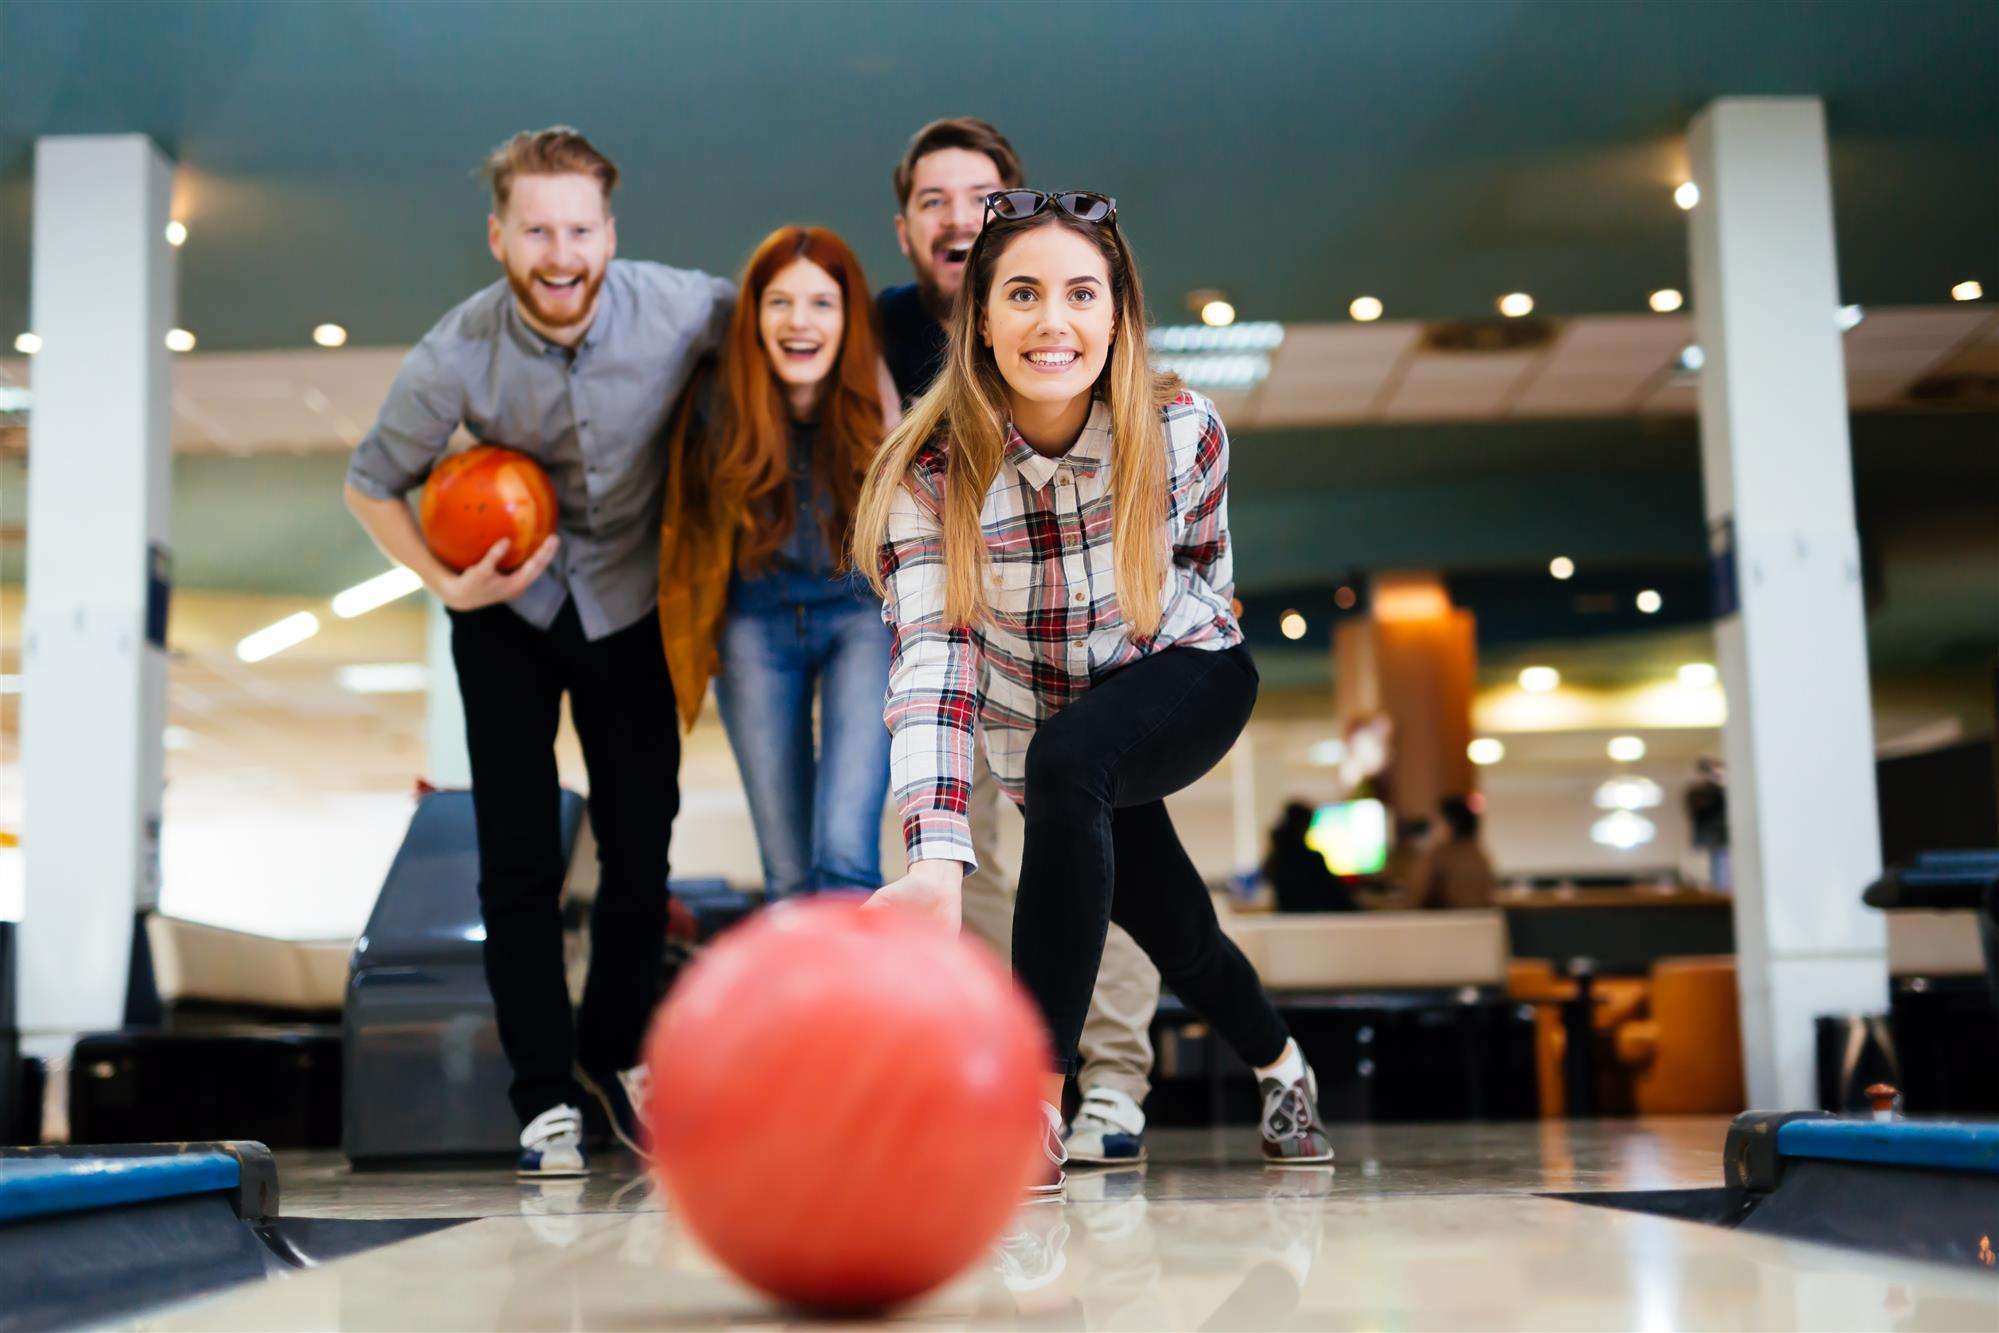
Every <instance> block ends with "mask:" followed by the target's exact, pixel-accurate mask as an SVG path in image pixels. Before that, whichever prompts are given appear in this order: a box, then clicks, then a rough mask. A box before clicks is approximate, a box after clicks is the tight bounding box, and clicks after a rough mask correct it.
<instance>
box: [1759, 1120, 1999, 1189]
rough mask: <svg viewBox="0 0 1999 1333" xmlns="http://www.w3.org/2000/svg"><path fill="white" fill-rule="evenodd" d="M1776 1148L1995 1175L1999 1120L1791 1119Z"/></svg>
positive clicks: (1825, 1157) (1998, 1171)
mask: <svg viewBox="0 0 1999 1333" xmlns="http://www.w3.org/2000/svg"><path fill="white" fill-rule="evenodd" d="M1777 1152H1778V1155H1779V1156H1781V1157H1785V1158H1792V1159H1795V1158H1810V1159H1813V1160H1816V1161H1834V1162H1868V1163H1873V1164H1875V1165H1879V1166H1913V1167H1929V1168H1933V1169H1935V1170H1939V1171H1976V1172H1979V1173H1981V1174H1985V1175H1999V1123H1990V1124H1975V1125H1973V1124H1961V1123H1957V1122H1953V1121H1926V1120H1819V1119H1809V1120H1793V1121H1791V1122H1790V1123H1788V1124H1785V1125H1783V1126H1781V1127H1779V1128H1778V1130H1777Z"/></svg>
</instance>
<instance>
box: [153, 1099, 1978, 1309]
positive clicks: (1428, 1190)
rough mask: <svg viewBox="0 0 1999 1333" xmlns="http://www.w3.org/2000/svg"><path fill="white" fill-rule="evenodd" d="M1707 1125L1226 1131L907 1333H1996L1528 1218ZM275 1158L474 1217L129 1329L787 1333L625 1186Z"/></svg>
mask: <svg viewBox="0 0 1999 1333" xmlns="http://www.w3.org/2000/svg"><path fill="white" fill-rule="evenodd" d="M1723 1129H1724V1125H1723V1124H1722V1122H1720V1121H1711V1120H1661V1121H1650V1122H1636V1123H1633V1122H1611V1123H1598V1124H1587V1123H1585V1124H1567V1123H1564V1122H1547V1123H1534V1124H1513V1125H1482V1126H1481V1125H1395V1126H1339V1127H1336V1135H1337V1138H1338V1148H1339V1151H1340V1154H1341V1165H1340V1166H1339V1167H1338V1168H1336V1169H1333V1170H1291V1171H1266V1170H1264V1169H1262V1168H1261V1167H1260V1166H1259V1165H1257V1164H1256V1163H1255V1160H1254V1158H1253V1157H1252V1156H1251V1155H1250V1154H1252V1153H1253V1152H1254V1139H1253V1136H1250V1135H1249V1134H1248V1133H1247V1132H1246V1131H1242V1130H1232V1131H1227V1132H1220V1133H1210V1132H1206V1131H1200V1132H1173V1131H1167V1132H1161V1133H1156V1134H1154V1135H1153V1136H1151V1137H1152V1147H1153V1154H1154V1159H1155V1160H1154V1161H1153V1162H1152V1163H1151V1164H1149V1165H1148V1166H1147V1167H1146V1168H1144V1169H1142V1170H1124V1171H1115V1172H1103V1171H1098V1172H1078V1173H1075V1174H1074V1175H1072V1176H1071V1178H1070V1189H1069V1194H1068V1198H1067V1202H1065V1203H1062V1204H1036V1205H1030V1206H1027V1207H1024V1208H1022V1209H1021V1211H1020V1212H1019V1214H1018V1215H1017V1216H1016V1218H1015V1221H1014V1225H1013V1226H1012V1228H1011V1229H1010V1230H1009V1231H1008V1233H1007V1234H1006V1235H1005V1236H1004V1237H1003V1238H1002V1239H1001V1241H1000V1243H999V1244H998V1245H996V1246H995V1247H994V1249H993V1250H992V1251H991V1252H990V1253H989V1254H988V1256H987V1257H986V1259H985V1260H984V1261H982V1262H981V1263H980V1264H979V1265H977V1266H976V1267H975V1268H974V1269H973V1270H972V1271H970V1272H968V1273H967V1274H965V1275H964V1276H963V1277H961V1278H960V1279H959V1280H957V1281H956V1282H954V1283H952V1284H950V1285H949V1286H947V1287H945V1288H944V1289H942V1290H941V1291H939V1292H937V1293H935V1294H933V1295H932V1296H931V1297H930V1298H929V1299H927V1300H926V1301H924V1302H922V1303H920V1304H918V1305H916V1306H914V1307H911V1308H909V1309H907V1310H904V1311H901V1312H899V1313H898V1314H897V1315H896V1317H895V1319H894V1320H893V1321H892V1322H895V1323H897V1324H900V1325H903V1326H912V1327H913V1326H931V1325H941V1326H946V1327H957V1328H966V1327H971V1328H982V1327H993V1326H998V1327H1018V1326H1020V1325H1021V1324H1022V1323H1023V1322H1032V1323H1034V1324H1036V1325H1038V1326H1046V1327H1059V1328H1071V1327H1073V1328H1145V1329H1152V1328H1162V1329H1163V1328H1196V1327H1206V1328H1245V1329H1247V1328H1271V1327H1280V1326H1308V1327H1333V1328H1343V1327H1370V1326H1374V1327H1391V1326H1399V1327H1405V1328H1440V1329H1441V1328H1522V1329H1530V1328H1532V1329H1542V1328H1545V1329H1569V1328H1574V1329H1593V1328H1627V1327H1628V1328H1708V1327H1730V1328H1742V1327H1772V1328H1780V1327H1812V1328H1881V1327H1895V1328H1899V1329H1918V1330H1920V1329H1962V1328H1993V1327H1999V1281H1993V1280H1991V1279H1988V1278H1982V1277H1980V1276H1978V1275H1975V1274H1964V1273H1958V1272H1952V1271H1949V1270H1944V1269H1938V1268H1929V1267H1924V1266H1922V1265H1918V1264H1913V1263H1909V1262H1906V1261H1900V1260H1893V1259H1885V1258H1875V1257H1872V1256H1866V1255H1858V1254H1854V1253H1851V1252H1848V1251H1843V1250H1832V1249H1827V1248H1824V1247H1820V1246H1814V1245H1808V1244H1802V1243H1798V1242H1791V1241H1782V1240H1773V1239H1769V1238H1766V1237H1761V1236H1752V1235H1746V1234H1742V1233H1737V1232H1729V1231H1724V1230H1721V1229H1718V1228H1712V1227H1705V1226H1699V1225H1695V1224H1692V1223H1686V1222H1677V1221H1671V1220H1667V1219H1664V1218H1658V1217H1648V1216H1643V1215H1639V1214H1634V1213H1625V1212H1617V1211H1613V1210H1609V1209H1602V1208H1586V1207H1582V1206H1579V1205H1574V1204H1568V1203H1563V1202H1560V1201H1556V1200H1550V1199H1542V1198H1537V1197H1534V1194H1533V1191H1536V1190H1613V1189H1664V1188H1689V1187H1691V1188H1702V1187H1708V1186H1712V1185H1714V1184H1716V1183H1718V1181H1719V1180H1720V1146H1721V1140H1722V1131H1723ZM623 1165H624V1169H622V1170H618V1169H606V1170H604V1171H601V1172H600V1173H599V1174H598V1175H597V1176H596V1177H593V1178H592V1179H590V1180H589V1181H568V1182H544V1183H539V1184H531V1185H523V1184H519V1183H517V1182H515V1181H513V1180H512V1179H511V1178H509V1177H508V1176H506V1175H505V1174H504V1173H502V1172H499V1171H489V1170H470V1171H467V1170H460V1171H441V1170H440V1171H426V1172H420V1173H388V1172H384V1173H376V1172H370V1173H364V1174H360V1175H356V1174H354V1173H352V1172H349V1171H348V1170H346V1168H345V1167H344V1166H342V1165H340V1164H339V1163H338V1161H337V1159H334V1158H331V1157H329V1156H327V1155H324V1154H318V1155H292V1156H290V1158H289V1159H288V1160H286V1161H284V1162H283V1163H281V1169H282V1170H284V1171H285V1172H286V1175H285V1190H286V1194H285V1199H286V1204H285V1211H286V1212H287V1213H288V1214H292V1215H316V1216H350V1217H358V1216H372V1217H384V1216H418V1215H424V1216H457V1217H471V1218H474V1219H476V1220H473V1221H470V1222H468V1223H467V1224H465V1225H463V1226H459V1227H455V1228H452V1229H450V1230H448V1231H442V1232H437V1233H434V1234H432V1235H428V1236H423V1237H419V1238H417V1239H414V1240H410V1241H405V1242H403V1243H401V1244H398V1245H393V1246H389V1247H386V1248H383V1249H380V1250H376V1251H373V1252H370V1253H367V1254H362V1255H357V1256H355V1257H353V1258H351V1259H345V1260H341V1261H339V1262H336V1263H333V1264H329V1265H327V1266H325V1267H323V1268H319V1269H315V1270H311V1271H308V1272H303V1273H299V1274H296V1275H292V1276H287V1277H284V1278H280V1279H278V1280H275V1281H271V1282H266V1283H259V1284H256V1285H253V1286H248V1287H243V1288H238V1289H236V1290H235V1291H232V1292H228V1293H224V1294H222V1295H220V1296H218V1297H215V1298H211V1299H209V1300H207V1301H204V1302H202V1303H199V1304H195V1305H190V1306H186V1307H183V1308H180V1309H178V1310H173V1311H168V1312H164V1313H161V1314H158V1315H155V1316H152V1317H149V1318H147V1319H145V1320H143V1321H139V1322H135V1323H133V1324H132V1325H130V1326H131V1327H138V1328H149V1329H294V1328H298V1329H304V1328H353V1329H368V1328H375V1329H379V1328H412V1327H438V1328H454V1329H456V1328H463V1329H486V1328H495V1329H498V1328H523V1327H535V1328H540V1327H560V1328H638V1327H654V1328H657V1327H690V1328H702V1327H716V1326H720V1325H735V1326H751V1327H755V1326H789V1325H791V1324H793V1323H797V1322H802V1321H799V1320H797V1319H795V1318H794V1317H792V1316H790V1315H788V1314H786V1313H785V1312H783V1311H780V1310H777V1309H775V1308H774V1307H772V1306H771V1305H770V1304H769V1303H768V1302H767V1301H765V1300H764V1299H763V1298H761V1297H760V1296H758V1295H757V1294H756V1293H754V1292H752V1291H750V1290H748V1289H747V1288H745V1287H743V1286H742V1285H741V1284H739V1283H737V1282H736V1281H735V1280H734V1279H733V1278H731V1277H729V1276H728V1275H727V1274H726V1273H724V1272H722V1271H720V1270H718V1269H717V1268H716V1267H715V1265H714V1264H713V1263H712V1262H711V1261H709V1260H708V1259H707V1258H706V1256H705V1255H703V1254H702V1252H701V1251H700V1250H699V1248H698V1247H697V1246H696V1245H694V1244H693V1243H692V1241H690V1240H689V1239H688V1237H687V1236H686V1235H685V1234H684V1233H683V1232H682V1231H681V1230H680V1229H679V1228H678V1226H677V1225H676V1224H675V1222H674V1219H673V1218H672V1217H671V1216H670V1215H668V1214H667V1213H666V1212H664V1211H663V1209H662V1205H661V1203H660V1201H659V1199H658V1198H657V1197H656V1196H654V1195H653V1194H652V1192H651V1190H650V1188H649V1187H648V1185H647V1184H646V1182H645V1180H644V1178H643V1177H642V1176H639V1175H637V1174H636V1173H634V1172H633V1171H631V1170H630V1168H629V1164H623Z"/></svg>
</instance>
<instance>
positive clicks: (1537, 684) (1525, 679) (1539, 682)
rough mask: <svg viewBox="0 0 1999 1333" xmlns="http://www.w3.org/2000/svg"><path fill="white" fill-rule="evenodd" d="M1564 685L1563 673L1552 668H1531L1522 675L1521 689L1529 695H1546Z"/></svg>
mask: <svg viewBox="0 0 1999 1333" xmlns="http://www.w3.org/2000/svg"><path fill="white" fill-rule="evenodd" d="M1561 683H1562V673H1561V672H1559V671H1557V670H1555V668H1553V667H1551V666H1531V667H1528V668H1527V669H1526V670H1525V671H1523V672H1521V673H1520V688H1521V689H1523V690H1525V691H1527V693H1529V694H1546V693H1548V692H1549V691H1551V690H1553V689H1555V688H1556V687H1558V686H1559V685H1560V684H1561Z"/></svg>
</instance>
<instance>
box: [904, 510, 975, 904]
mask: <svg viewBox="0 0 1999 1333" xmlns="http://www.w3.org/2000/svg"><path fill="white" fill-rule="evenodd" d="M918 484H920V483H918ZM880 558H881V567H882V576H883V579H884V581H885V582H886V583H887V585H888V596H887V598H886V599H885V600H884V601H883V604H882V619H883V620H885V621H887V622H888V626H889V629H890V631H891V637H892V648H891V656H890V660H889V673H888V694H887V702H886V707H885V709H884V712H883V719H884V720H885V721H886V722H887V723H888V729H889V733H890V743H889V781H890V785H891V787H892V788H893V789H894V792H895V801H896V809H897V811H898V812H899V813H900V815H901V819H902V842H903V846H904V847H905V848H906V849H907V851H908V855H909V861H910V863H911V864H914V863H916V862H918V861H939V860H943V861H962V862H964V863H965V864H966V865H967V866H976V865H977V864H978V857H977V856H976V855H975V854H974V853H973V851H972V829H971V822H970V819H969V817H968V814H967V812H968V810H969V808H970V801H971V790H972V744H973V734H972V732H973V728H974V727H975V726H976V725H977V719H978V711H979V695H978V649H977V646H976V645H975V644H974V643H973V640H972V633H971V631H970V630H969V629H967V628H965V627H964V626H956V627H953V626H951V625H949V624H948V623H947V621H946V619H945V615H944V601H945V579H944V536H943V527H942V524H941V523H940V521H939V513H938V507H937V503H936V497H935V496H934V495H931V494H928V493H923V494H919V493H918V492H917V491H915V490H912V489H911V487H910V486H907V485H905V486H902V487H899V488H898V489H897V491H896V498H895V504H894V506H893V507H892V508H891V510H890V511H889V520H888V540H887V541H886V542H885V543H884V544H883V546H882V548H881V556H880Z"/></svg>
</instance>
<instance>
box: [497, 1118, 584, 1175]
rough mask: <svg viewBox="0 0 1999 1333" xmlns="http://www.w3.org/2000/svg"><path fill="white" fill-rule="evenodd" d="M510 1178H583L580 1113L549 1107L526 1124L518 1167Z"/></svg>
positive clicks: (522, 1134) (581, 1121)
mask: <svg viewBox="0 0 1999 1333" xmlns="http://www.w3.org/2000/svg"><path fill="white" fill-rule="evenodd" d="M514 1174H515V1175H517V1176H523V1177H528V1178H535V1177H550V1176H587V1175H589V1174H590V1165H589V1163H588V1162H586V1161H584V1160H583V1113H582V1112H581V1111H579V1110H577V1109H576V1108H575V1107H573V1106H569V1105H561V1106H551V1107H549V1108H548V1109H547V1110H546V1111H543V1112H542V1113H541V1114H540V1115H538V1116H536V1117H535V1118H534V1119H532V1120H530V1121H528V1126H527V1128H526V1129H524V1130H522V1131H521V1158H520V1164H519V1165H518V1166H517V1167H515V1169H514Z"/></svg>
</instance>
